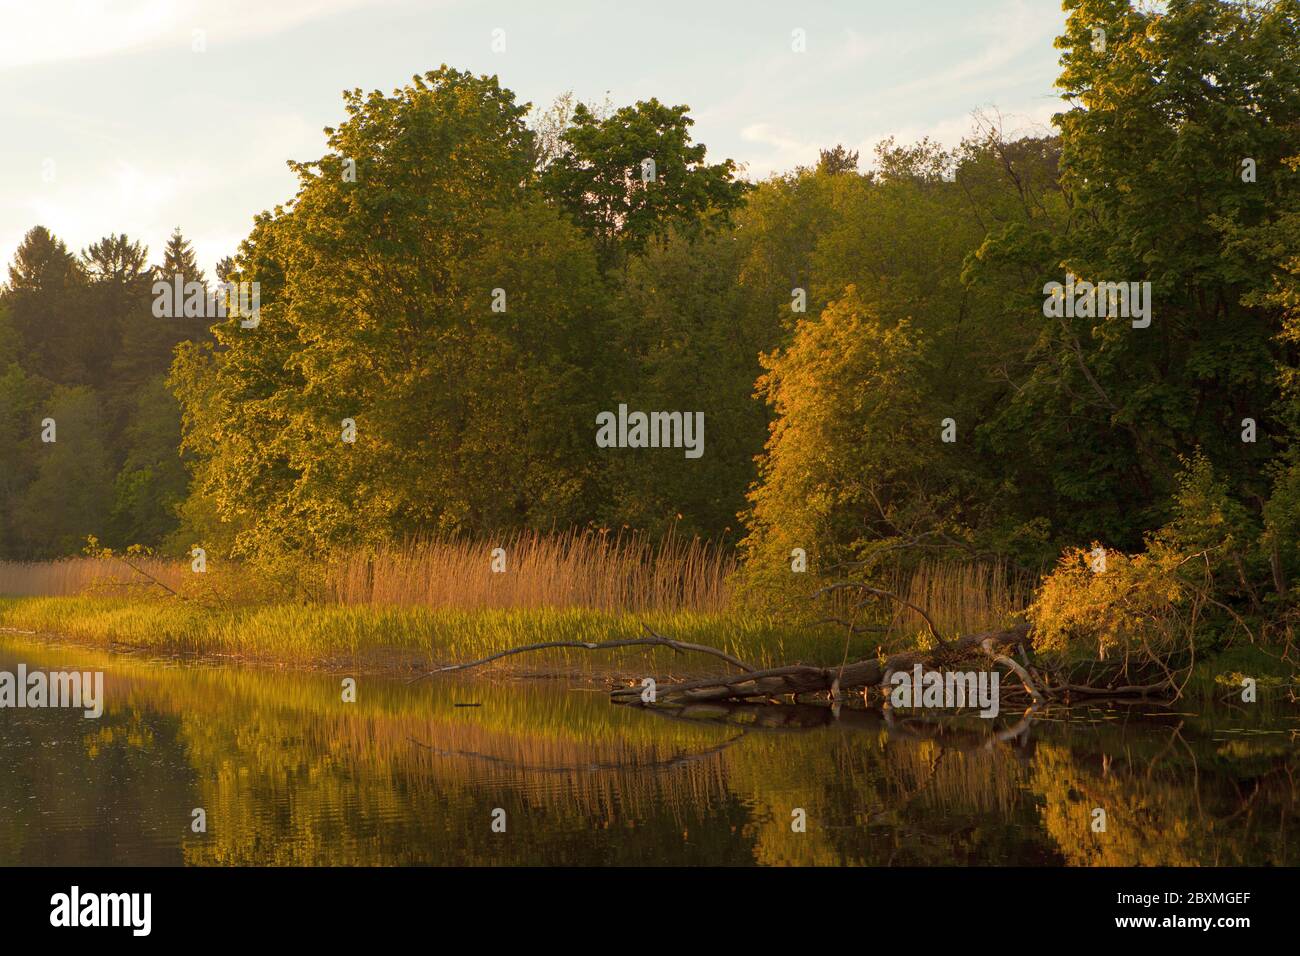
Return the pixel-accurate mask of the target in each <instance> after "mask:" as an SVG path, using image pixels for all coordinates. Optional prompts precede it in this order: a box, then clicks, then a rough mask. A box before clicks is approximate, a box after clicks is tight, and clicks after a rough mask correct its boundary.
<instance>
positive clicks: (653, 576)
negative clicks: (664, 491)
mask: <svg viewBox="0 0 1300 956" xmlns="http://www.w3.org/2000/svg"><path fill="white" fill-rule="evenodd" d="M496 548H500V549H501V550H502V551H503V552H504V555H503V557H504V562H505V571H504V572H494V571H493V570H492V552H493V550H494V549H496ZM734 570H735V558H734V557H733V555H732V554H731V553H730V552H729V551H727V550H725V549H724V548H722V547H720V546H717V545H714V544H712V543H710V542H707V541H703V540H700V539H698V538H691V539H683V538H681V537H678V536H674V535H669V536H667V537H665V538H664V539H663V540H662V541H660V542H658V543H655V542H652V541H650V540H649V539H648V538H646V537H644V536H642V535H639V534H630V535H609V534H602V533H600V532H595V531H575V532H567V533H563V534H550V535H547V534H539V533H535V532H520V533H516V534H512V535H509V536H507V537H504V538H503V539H501V540H500V541H499V542H468V541H438V540H425V541H414V542H410V543H406V544H399V545H391V546H386V547H381V548H379V549H377V550H375V551H373V552H370V553H362V552H356V553H352V554H349V555H347V556H346V557H344V558H343V559H342V560H341V561H340V562H338V564H337V565H335V566H334V567H333V568H332V569H331V570H330V573H329V576H328V581H329V588H330V591H331V593H332V596H333V597H334V599H335V600H337V601H338V603H340V604H346V605H356V604H366V605H380V606H383V605H392V606H405V607H410V606H420V607H432V608H457V609H463V610H478V609H483V608H561V607H576V608H589V609H591V610H597V611H610V612H620V611H621V612H646V611H679V610H680V611H693V612H699V613H720V612H722V611H724V610H726V609H727V607H728V605H729V602H730V590H729V587H728V578H729V576H730V575H731V574H732V572H733V571H734Z"/></svg>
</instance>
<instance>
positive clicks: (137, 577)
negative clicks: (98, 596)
mask: <svg viewBox="0 0 1300 956" xmlns="http://www.w3.org/2000/svg"><path fill="white" fill-rule="evenodd" d="M130 560H131V564H132V565H134V566H135V568H138V569H139V570H138V571H137V570H133V569H132V568H131V567H130V566H128V565H127V564H125V563H124V562H122V561H121V560H119V559H116V558H62V559H60V560H58V561H33V562H23V561H0V595H2V596H6V597H72V596H76V595H85V594H94V593H115V594H123V593H131V592H132V591H134V590H137V589H139V590H149V589H151V590H161V589H160V588H158V586H157V585H156V584H152V583H151V582H150V581H149V579H148V577H146V575H149V576H152V577H154V578H156V579H157V580H159V581H161V582H162V583H163V584H165V585H167V587H170V588H172V589H173V590H180V589H181V588H183V587H184V586H185V584H186V582H187V581H188V580H189V578H190V577H191V571H190V566H189V564H188V563H187V562H181V561H169V560H165V559H162V558H135V557H133V558H131V559H130ZM141 572H143V573H141Z"/></svg>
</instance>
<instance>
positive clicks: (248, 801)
mask: <svg viewBox="0 0 1300 956" xmlns="http://www.w3.org/2000/svg"><path fill="white" fill-rule="evenodd" d="M19 662H22V663H25V664H26V665H27V666H28V668H29V669H37V668H39V669H49V670H71V669H92V670H102V671H104V673H105V698H106V705H105V710H104V714H103V716H102V717H101V718H99V719H97V720H88V719H85V718H83V716H82V714H81V711H79V710H75V711H69V710H52V709H47V710H11V709H4V710H0V761H3V768H4V770H3V772H0V865H6V866H11V865H39V864H64V865H101V864H104V865H107V864H122V865H134V864H164V865H166V864H174V865H182V864H185V865H230V864H240V865H281V864H294V865H374V864H382V865H394V864H434V865H438V864H468V865H517V864H547V865H557V864H559V865H563V864H588V865H593V864H594V865H607V864H609V865H622V864H628V865H638V864H639V865H645V864H652V865H653V864H670V865H692V864H693V865H747V864H825V865H841V864H851V865H859V864H865V865H890V864H892V865H906V864H936V865H972V864H993V865H997V864H1040V865H1093V864H1102V865H1120V866H1126V865H1198V864H1199V865H1224V864H1246V865H1296V864H1297V863H1300V829H1298V828H1297V823H1298V822H1300V821H1297V816H1296V806H1297V803H1296V798H1297V787H1298V786H1300V759H1297V736H1296V733H1295V731H1296V730H1297V728H1300V722H1298V721H1297V716H1298V714H1297V709H1296V708H1295V707H1294V706H1293V705H1288V704H1284V703H1277V704H1273V705H1264V704H1259V705H1254V707H1253V708H1251V707H1249V706H1248V705H1241V706H1237V707H1230V706H1224V707H1223V709H1222V710H1217V709H1216V710H1214V711H1212V712H1209V713H1200V714H1194V713H1188V712H1187V711H1186V709H1180V708H1174V709H1172V710H1169V711H1162V710H1160V709H1158V708H1150V707H1141V708H1132V707H1128V708H1122V709H1118V710H1093V711H1080V710H1075V711H1073V712H1071V713H1069V714H1048V715H1046V716H1045V717H1044V718H1042V719H1036V720H1034V721H1033V723H1032V725H1030V726H1029V727H1028V729H1027V730H1026V731H1025V732H1024V733H1022V734H1020V735H1019V736H1017V737H1015V738H1014V739H1012V740H1008V741H997V740H990V737H989V733H988V731H989V730H990V726H989V722H988V721H980V720H979V719H977V718H976V719H972V720H970V721H967V722H964V723H961V724H960V726H957V727H951V726H949V727H946V728H942V729H939V728H937V727H936V726H935V725H934V724H929V723H925V722H920V721H908V722H898V723H895V724H894V726H892V727H891V726H888V725H886V723H885V722H883V721H882V720H881V718H880V717H879V716H878V715H877V714H875V713H872V712H866V711H850V710H841V711H840V713H839V714H838V715H835V714H833V713H832V712H831V711H830V709H829V708H823V707H813V706H805V707H798V708H795V707H783V708H776V709H774V708H770V707H769V708H764V707H748V708H733V709H728V708H722V707H711V708H699V709H697V710H695V711H693V712H691V713H689V714H677V715H670V714H665V713H656V712H650V711H647V710H642V709H633V708H626V707H618V706H614V705H611V704H610V703H609V702H608V701H607V699H606V697H605V695H604V694H603V693H601V692H596V691H593V690H591V689H589V688H588V689H580V688H570V687H566V686H565V685H564V684H563V683H559V682H554V681H546V682H539V681H521V680H508V679H500V678H498V679H486V680H475V681H463V680H462V681H451V680H439V681H436V682H424V683H420V684H415V685H410V684H407V683H406V682H404V681H402V680H393V679H381V678H376V677H360V678H358V685H357V700H356V702H355V703H344V702H343V700H342V694H341V686H340V681H341V676H342V675H337V674H331V675H325V674H311V673H298V672H290V671H284V670H276V669H261V668H253V667H247V666H234V665H230V666H227V665H213V664H196V663H193V662H174V661H173V662H168V661H153V660H147V659H142V658H138V657H126V656H120V655H109V654H106V653H104V652H101V651H98V650H94V649H89V648H83V647H77V646H73V645H66V644H48V643H40V642H36V641H34V640H30V639H27V638H24V637H17V636H14V635H0V669H3V670H9V671H14V670H16V668H17V664H18V663H19ZM463 705H476V706H463ZM1017 716H1018V715H1015V714H1004V715H1003V717H1002V718H1000V719H999V720H998V721H996V722H994V723H995V725H996V728H997V729H1006V728H1007V727H1009V726H1011V725H1013V724H1014V723H1015V720H1016V717H1017ZM1098 807H1100V808H1103V809H1104V810H1105V811H1106V830H1105V832H1095V831H1094V829H1093V820H1094V819H1095V817H1094V814H1093V810H1094V809H1095V808H1098ZM195 808H202V809H203V810H204V811H205V812H206V817H207V832H206V833H194V832H192V827H191V823H192V819H193V815H192V814H193V810H194V809H195ZM498 810H504V812H505V816H504V820H505V832H504V833H501V832H494V830H493V827H492V822H493V819H494V816H495V817H496V818H497V819H500V814H499V813H496V811H498ZM796 810H802V811H803V812H804V815H805V817H806V821H807V822H806V832H803V833H798V832H794V831H793V830H792V827H791V823H792V820H793V819H795V815H794V811H796Z"/></svg>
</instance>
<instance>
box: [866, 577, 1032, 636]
mask: <svg viewBox="0 0 1300 956" xmlns="http://www.w3.org/2000/svg"><path fill="white" fill-rule="evenodd" d="M1034 583H1035V581H1034V576H1033V575H1031V574H1028V573H1026V572H1023V571H1019V570H1016V569H1013V568H1009V567H1008V566H1007V565H1006V564H1005V563H1003V562H1001V561H978V562H977V561H951V560H947V561H945V560H930V561H923V562H922V563H921V564H919V565H918V566H917V567H916V568H914V569H912V570H910V571H899V572H896V573H895V575H894V587H893V590H894V593H895V594H898V595H900V596H901V597H905V598H907V600H909V601H910V602H912V603H913V604H915V605H917V606H918V607H923V608H925V609H926V610H927V611H928V612H929V614H930V617H931V618H932V619H933V620H934V623H935V626H937V627H938V628H939V631H940V633H942V634H946V635H953V634H972V633H977V632H979V631H986V630H992V629H994V628H998V627H1005V626H1007V625H1009V624H1011V623H1012V622H1013V620H1014V619H1016V618H1017V617H1018V616H1019V615H1020V614H1021V613H1023V612H1024V610H1025V608H1026V607H1028V606H1029V602H1030V601H1031V600H1032V598H1033V591H1034ZM891 610H892V611H893V612H894V614H893V618H892V620H891V621H890V633H891V634H892V635H894V636H903V635H906V636H911V635H914V634H919V633H923V632H925V629H926V628H925V622H924V621H923V620H922V618H921V615H919V614H918V613H916V612H915V611H913V610H911V609H910V608H906V607H898V606H895V607H893V608H892V609H891Z"/></svg>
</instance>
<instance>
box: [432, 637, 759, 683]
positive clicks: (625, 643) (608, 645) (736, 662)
mask: <svg viewBox="0 0 1300 956" xmlns="http://www.w3.org/2000/svg"><path fill="white" fill-rule="evenodd" d="M641 626H642V627H644V628H645V629H646V631H647V632H648V633H649V634H650V636H649V637H626V638H620V639H618V640H614V641H600V642H594V641H542V642H540V643H538V644H525V645H523V646H522V647H512V648H509V649H508V650H504V651H498V652H497V653H495V654H489V655H488V656H487V657H482V658H479V659H478V660H476V661H466V662H465V663H463V664H448V665H447V666H445V667H436V668H434V669H433V670H431V671H426V672H425V673H423V674H418V675H416V676H415V677H413V678H411V679H410V680H409V681H407V683H408V684H413V683H415V682H416V681H419V680H424V679H425V678H426V677H432V676H433V675H434V674H445V673H447V672H448V671H463V670H468V669H469V668H471V667H480V666H482V665H483V664H489V663H491V662H492V661H496V660H500V659H501V658H503V657H512V656H514V655H515V654H525V653H528V652H529V651H543V650H549V649H551V648H560V647H572V648H578V649H580V650H585V651H607V650H613V649H615V648H619V647H669V648H672V649H673V650H674V651H677V652H678V653H679V654H680V653H683V652H685V651H696V652H698V653H701V654H711V655H713V656H714V657H718V658H721V659H722V660H724V661H726V662H727V663H728V664H731V665H732V666H733V667H739V668H740V669H741V670H743V671H751V672H752V671H753V670H754V668H753V667H751V666H750V665H749V664H746V663H745V662H744V661H742V660H740V659H739V658H737V657H733V656H731V655H730V654H728V653H727V652H726V651H723V650H719V649H718V648H716V647H709V646H707V645H705V644H692V643H689V642H687V641H675V640H673V639H672V638H668V637H664V636H663V635H662V634H657V633H656V632H655V631H654V630H653V629H651V627H650V625H648V624H642V625H641Z"/></svg>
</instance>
